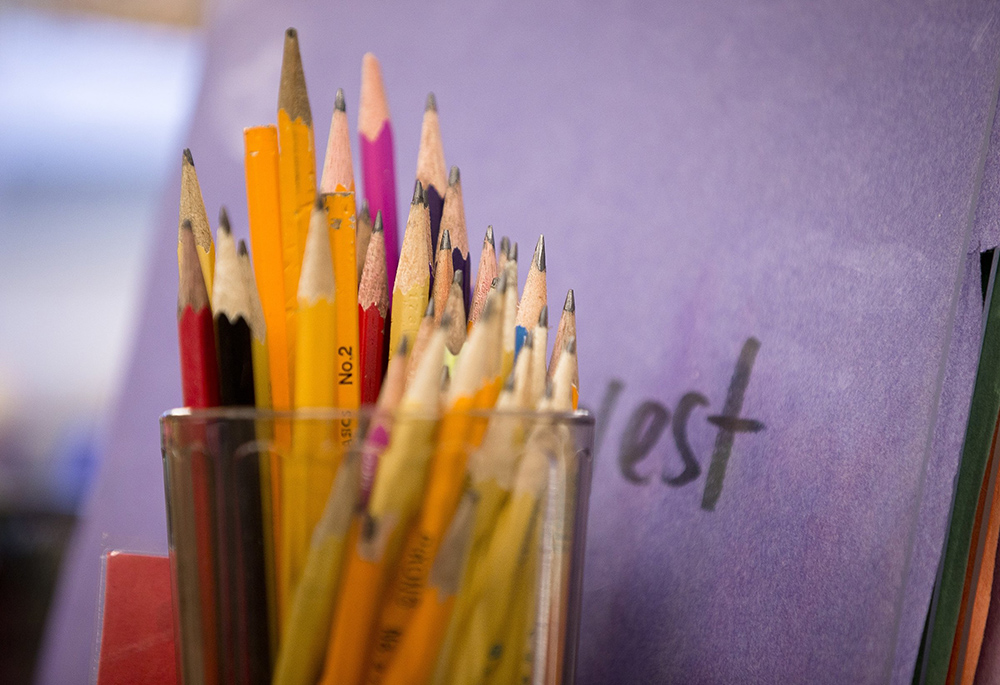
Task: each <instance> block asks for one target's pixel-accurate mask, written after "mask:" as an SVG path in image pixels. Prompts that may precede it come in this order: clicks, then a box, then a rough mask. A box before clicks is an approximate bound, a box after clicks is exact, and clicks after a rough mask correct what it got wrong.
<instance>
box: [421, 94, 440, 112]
mask: <svg viewBox="0 0 1000 685" xmlns="http://www.w3.org/2000/svg"><path fill="white" fill-rule="evenodd" d="M424 111H425V112H436V111H438V102H437V98H436V97H434V93H427V103H426V104H425V105H424Z"/></svg>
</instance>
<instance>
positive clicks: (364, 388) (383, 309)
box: [358, 212, 389, 404]
mask: <svg viewBox="0 0 1000 685" xmlns="http://www.w3.org/2000/svg"><path fill="white" fill-rule="evenodd" d="M388 311H389V283H388V280H387V270H386V263H385V231H383V229H382V213H381V212H379V213H378V214H376V215H375V225H374V226H372V236H371V240H370V241H369V243H368V253H367V254H366V255H365V267H364V271H363V272H362V273H361V282H360V283H359V284H358V324H359V333H360V336H359V338H360V345H361V350H360V352H361V354H360V355H359V361H360V364H361V403H362V404H374V403H375V401H376V400H377V399H378V393H379V389H380V388H381V387H382V370H383V369H382V362H383V360H384V359H385V354H384V352H385V317H386V315H387V314H388Z"/></svg>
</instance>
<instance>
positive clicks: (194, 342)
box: [172, 220, 219, 683]
mask: <svg viewBox="0 0 1000 685" xmlns="http://www.w3.org/2000/svg"><path fill="white" fill-rule="evenodd" d="M179 257H180V287H179V288H178V293H177V332H178V339H179V343H180V345H179V346H180V358H181V359H180V361H181V389H182V392H183V396H184V406H186V407H191V408H192V409H202V408H206V407H215V406H217V405H218V404H219V367H218V361H217V360H216V355H215V329H214V327H213V324H212V308H211V306H209V301H208V291H207V289H206V288H205V278H204V276H203V275H202V270H201V264H200V263H199V260H198V252H197V248H196V247H195V238H194V232H193V231H192V229H191V222H190V221H187V220H185V221H184V223H183V224H182V226H181V233H180V252H179ZM190 466H191V471H190V474H187V473H177V474H175V475H174V477H173V478H172V480H173V481H175V482H174V484H173V486H172V489H176V490H178V491H179V490H181V489H182V488H184V487H185V484H187V487H190V488H191V497H192V498H193V500H194V530H193V531H191V532H193V534H194V537H195V541H196V542H195V546H196V548H197V550H198V553H197V556H196V558H194V559H189V558H185V559H181V558H178V560H177V564H178V571H179V575H180V574H181V573H183V574H184V575H185V576H186V579H187V582H183V581H182V583H183V585H184V587H182V588H178V590H179V592H180V595H181V600H182V601H185V599H186V600H187V601H191V602H195V603H197V604H198V606H199V608H200V611H199V612H198V615H200V616H201V623H200V624H198V625H191V624H188V625H185V626H182V633H183V632H186V633H188V635H186V636H184V635H182V641H183V643H184V645H185V648H188V647H189V646H191V645H192V644H197V645H199V647H198V649H199V651H201V654H202V658H203V664H202V668H203V674H199V675H203V677H204V679H205V682H208V683H215V682H217V678H218V664H219V662H218V653H217V651H216V639H215V631H216V627H215V570H214V567H213V564H212V553H211V550H213V549H214V542H213V539H212V537H213V536H212V530H213V522H212V520H213V516H212V499H211V495H210V492H211V480H210V477H209V471H208V467H207V464H206V463H205V460H204V456H203V455H198V454H193V455H192V457H191V465H190ZM189 477H190V480H188V478H189ZM175 506H178V507H179V506H181V505H180V503H176V505H175ZM184 528H186V527H185V526H182V525H180V526H174V529H175V531H174V532H175V534H177V535H178V536H181V535H184V534H186V531H184V530H183V529H184ZM180 546H185V547H186V546H187V545H178V547H180ZM184 556H187V555H184ZM182 566H183V567H184V568H183V569H182V568H181V567H182ZM195 579H197V581H196V582H195ZM191 633H194V634H193V635H192V634H191ZM199 633H200V634H199Z"/></svg>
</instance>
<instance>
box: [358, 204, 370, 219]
mask: <svg viewBox="0 0 1000 685" xmlns="http://www.w3.org/2000/svg"><path fill="white" fill-rule="evenodd" d="M358 217H363V218H364V219H365V220H366V221H371V220H372V212H371V209H369V208H368V200H362V201H361V209H360V210H358Z"/></svg>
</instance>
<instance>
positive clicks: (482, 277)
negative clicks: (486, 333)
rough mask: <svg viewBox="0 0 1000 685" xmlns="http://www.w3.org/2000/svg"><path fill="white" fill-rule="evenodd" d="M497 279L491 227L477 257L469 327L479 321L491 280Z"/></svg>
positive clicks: (488, 227)
mask: <svg viewBox="0 0 1000 685" xmlns="http://www.w3.org/2000/svg"><path fill="white" fill-rule="evenodd" d="M496 277H497V253H496V246H495V245H494V244H493V227H492V226H487V227H486V237H485V238H484V239H483V251H482V253H480V255H479V271H477V272H476V289H475V291H474V292H473V293H472V305H471V309H470V310H469V326H470V327H471V326H472V324H474V323H476V321H478V320H479V315H480V314H482V312H483V305H485V304H486V296H487V295H489V294H490V287H491V286H492V285H493V279H494V278H496Z"/></svg>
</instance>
